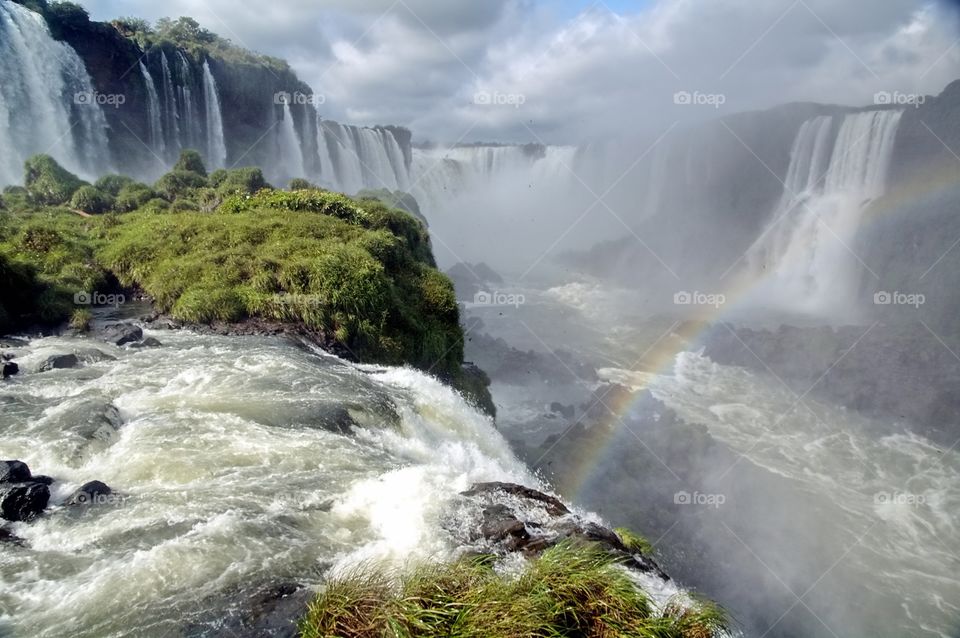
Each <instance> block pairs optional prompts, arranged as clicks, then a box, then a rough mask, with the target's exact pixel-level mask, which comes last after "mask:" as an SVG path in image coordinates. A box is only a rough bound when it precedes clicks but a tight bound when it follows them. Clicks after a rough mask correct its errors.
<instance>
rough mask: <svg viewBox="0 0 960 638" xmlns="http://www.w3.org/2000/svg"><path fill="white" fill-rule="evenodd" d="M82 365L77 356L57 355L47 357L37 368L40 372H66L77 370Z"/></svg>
mask: <svg viewBox="0 0 960 638" xmlns="http://www.w3.org/2000/svg"><path fill="white" fill-rule="evenodd" d="M79 365H80V359H79V358H78V357H77V355H75V354H55V355H53V356H52V357H47V358H46V360H44V362H43V363H41V364H40V366H39V367H38V368H37V370H38V371H39V372H47V371H49V370H64V369H67V368H76V367H77V366H79Z"/></svg>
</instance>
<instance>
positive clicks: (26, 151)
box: [0, 0, 109, 185]
mask: <svg viewBox="0 0 960 638" xmlns="http://www.w3.org/2000/svg"><path fill="white" fill-rule="evenodd" d="M99 98H100V96H99V95H98V94H97V93H96V91H94V88H93V84H92V82H91V81H90V76H89V74H88V73H87V71H86V68H85V67H84V65H83V61H82V60H81V59H80V57H79V56H78V55H77V53H76V51H74V50H73V49H72V48H70V46H68V45H67V44H65V43H63V42H58V41H56V40H54V39H53V38H52V37H51V36H50V31H49V30H48V29H47V26H46V23H45V22H44V20H43V18H42V17H41V16H40V15H39V14H36V13H33V12H32V11H29V10H27V9H25V8H23V7H21V6H20V5H18V4H14V3H12V2H7V1H6V0H0V149H3V152H2V153H0V185H7V184H19V183H22V182H23V162H24V160H26V159H27V158H28V157H30V156H31V155H34V154H36V153H47V154H49V155H51V156H53V157H54V158H55V159H56V160H57V161H59V162H60V163H61V164H63V165H64V166H65V167H66V168H68V169H69V170H71V171H74V172H75V173H78V174H80V175H82V176H83V177H86V178H93V177H96V176H97V175H99V174H100V173H102V172H104V171H106V170H108V169H109V153H108V150H107V136H106V127H107V123H106V118H105V117H104V115H103V111H102V110H101V107H100V104H99V102H100V99H99Z"/></svg>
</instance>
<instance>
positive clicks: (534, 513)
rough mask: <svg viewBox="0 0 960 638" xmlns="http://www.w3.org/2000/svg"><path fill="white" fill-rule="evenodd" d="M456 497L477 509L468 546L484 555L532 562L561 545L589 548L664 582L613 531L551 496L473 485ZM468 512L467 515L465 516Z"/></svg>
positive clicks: (644, 557)
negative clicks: (525, 558) (516, 556)
mask: <svg viewBox="0 0 960 638" xmlns="http://www.w3.org/2000/svg"><path fill="white" fill-rule="evenodd" d="M462 495H463V496H465V497H467V498H468V499H470V500H471V501H473V502H474V503H476V502H479V504H480V505H481V506H482V509H481V510H480V515H479V520H476V521H474V522H475V523H476V532H475V533H474V534H473V536H472V537H471V539H469V540H472V541H474V542H477V541H479V542H481V543H482V544H483V550H484V551H492V552H494V553H497V554H507V553H514V552H523V553H524V554H525V555H527V556H533V555H537V554H539V553H540V552H542V551H543V550H545V549H547V548H549V547H552V546H554V545H557V544H558V543H561V542H573V543H591V544H596V545H598V546H600V547H601V548H603V550H604V551H606V552H607V553H609V554H610V555H612V556H614V557H615V558H617V559H618V560H619V561H620V562H621V564H623V565H625V566H626V567H629V568H632V569H637V570H640V571H642V572H647V573H652V574H654V575H656V576H658V577H660V578H662V579H664V580H669V576H667V574H666V573H665V572H664V571H663V570H662V569H661V568H660V566H659V565H658V564H657V563H656V561H654V560H653V558H652V557H650V556H647V555H644V554H642V553H641V552H639V551H636V550H635V549H631V548H629V547H627V545H626V543H624V541H623V539H621V538H620V537H619V536H618V535H617V533H616V532H614V531H613V530H610V529H607V528H606V527H603V526H602V525H600V524H598V523H595V522H593V521H588V520H585V519H583V518H581V517H580V516H578V515H576V514H574V513H573V512H571V511H570V509H569V508H568V507H567V506H566V505H564V504H563V502H562V501H561V500H560V499H558V498H556V497H555V496H551V495H549V494H545V493H543V492H541V491H539V490H535V489H532V488H529V487H525V486H523V485H517V484H514V483H499V482H494V483H477V484H475V485H473V486H471V488H470V489H469V490H467V491H465V492H463V493H462ZM472 512H473V510H469V509H468V510H467V512H466V513H465V516H467V517H470V516H472V515H473V514H472Z"/></svg>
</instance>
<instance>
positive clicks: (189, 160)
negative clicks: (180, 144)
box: [173, 149, 207, 177]
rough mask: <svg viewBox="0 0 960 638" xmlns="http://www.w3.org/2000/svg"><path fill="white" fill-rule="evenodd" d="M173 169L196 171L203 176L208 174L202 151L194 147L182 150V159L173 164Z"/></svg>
mask: <svg viewBox="0 0 960 638" xmlns="http://www.w3.org/2000/svg"><path fill="white" fill-rule="evenodd" d="M173 170H174V171H186V172H190V173H196V174H197V175H200V176H202V177H206V176H207V167H206V166H204V165H203V158H202V157H200V153H198V152H197V151H194V150H192V149H184V150H182V151H180V159H178V160H177V163H176V164H174V165H173Z"/></svg>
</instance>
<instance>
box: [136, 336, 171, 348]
mask: <svg viewBox="0 0 960 638" xmlns="http://www.w3.org/2000/svg"><path fill="white" fill-rule="evenodd" d="M162 345H163V344H162V343H160V341H159V340H158V339H154V338H153V337H147V338H146V339H144V340H143V341H138V342H137V343H131V344H130V347H131V348H159V347H160V346H162Z"/></svg>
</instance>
